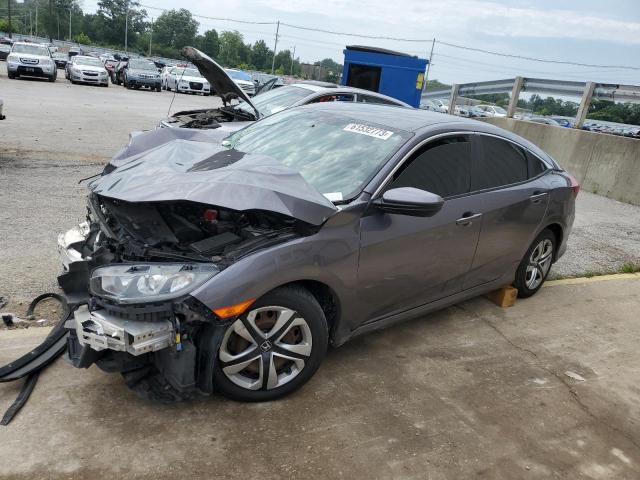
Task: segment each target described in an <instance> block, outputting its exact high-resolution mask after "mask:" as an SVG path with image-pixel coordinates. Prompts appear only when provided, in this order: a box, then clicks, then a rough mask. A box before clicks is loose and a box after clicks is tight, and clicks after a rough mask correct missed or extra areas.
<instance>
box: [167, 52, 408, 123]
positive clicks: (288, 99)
mask: <svg viewBox="0 0 640 480" xmlns="http://www.w3.org/2000/svg"><path fill="white" fill-rule="evenodd" d="M183 54H184V55H185V56H186V57H187V58H188V59H189V60H190V61H191V62H193V63H194V65H196V66H197V67H198V69H199V70H200V72H201V73H202V74H203V75H204V77H205V78H207V80H209V83H210V84H211V86H212V87H213V91H214V92H215V94H216V95H218V96H219V97H220V98H222V101H223V103H224V106H223V107H222V108H211V109H201V110H187V111H181V112H177V113H174V114H173V115H171V116H170V117H168V118H166V119H164V120H162V121H161V122H160V126H161V127H180V128H203V129H216V128H222V129H223V130H225V131H227V132H232V131H236V130H239V129H241V128H243V127H245V126H246V125H248V124H249V123H251V122H255V121H256V120H259V119H261V118H265V117H268V116H270V115H273V114H274V113H278V112H281V111H283V110H286V109H288V108H293V107H298V106H301V105H307V104H311V103H322V102H357V103H373V104H381V105H393V106H397V107H404V108H412V107H411V106H410V105H407V104H406V103H404V102H402V101H400V100H397V99H395V98H391V97H388V96H386V95H383V94H381V93H376V92H371V91H369V90H362V89H359V88H353V87H346V86H340V85H336V84H332V83H327V82H313V81H309V82H300V83H292V84H290V85H285V86H283V87H278V88H274V89H272V90H269V88H270V87H275V86H276V85H277V81H278V77H274V78H272V79H271V81H270V82H267V83H266V84H264V85H263V86H262V87H261V89H259V90H258V94H257V95H256V96H255V97H253V98H249V96H248V95H247V94H246V92H245V90H243V89H242V88H240V87H238V85H237V82H235V81H234V80H233V79H232V78H231V77H230V76H229V75H228V74H227V72H228V71H227V70H225V69H223V68H222V67H221V66H220V65H218V64H217V63H216V62H215V61H214V60H213V59H211V58H209V57H208V56H207V55H205V54H203V53H202V52H200V51H198V50H196V49H194V48H190V47H187V48H186V49H184V50H183ZM235 99H239V103H237V104H234V105H231V101H232V100H235Z"/></svg>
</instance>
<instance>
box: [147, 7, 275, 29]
mask: <svg viewBox="0 0 640 480" xmlns="http://www.w3.org/2000/svg"><path fill="white" fill-rule="evenodd" d="M140 6H141V7H144V8H149V9H151V10H159V11H161V12H168V11H169V10H167V9H166V8H160V7H152V6H151V5H143V4H140ZM191 15H192V16H193V17H198V18H206V19H207V20H217V21H222V22H234V23H244V24H247V25H275V24H276V23H277V22H254V21H250V20H238V19H235V18H225V17H208V16H206V15H196V14H195V13H192V14H191Z"/></svg>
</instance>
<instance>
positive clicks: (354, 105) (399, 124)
mask: <svg viewBox="0 0 640 480" xmlns="http://www.w3.org/2000/svg"><path fill="white" fill-rule="evenodd" d="M369 93H374V92H369ZM302 108H313V109H318V110H326V111H331V112H337V113H342V114H344V115H348V116H350V117H352V118H353V119H355V120H362V121H363V122H372V121H373V122H375V123H376V124H378V125H381V126H386V127H390V128H396V129H399V130H405V131H407V132H415V131H416V130H420V129H422V128H424V127H428V126H430V125H435V124H445V123H471V124H473V125H475V124H476V123H479V122H476V121H474V120H468V119H466V118H463V117H456V116H454V115H447V114H444V113H439V112H431V111H429V110H421V109H419V108H403V109H400V110H399V109H398V107H395V106H393V105H380V104H375V103H358V102H322V103H313V104H310V105H306V106H304V107H302Z"/></svg>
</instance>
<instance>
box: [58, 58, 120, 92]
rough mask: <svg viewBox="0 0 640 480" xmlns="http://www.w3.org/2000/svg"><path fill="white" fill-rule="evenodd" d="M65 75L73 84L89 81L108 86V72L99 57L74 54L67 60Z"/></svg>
mask: <svg viewBox="0 0 640 480" xmlns="http://www.w3.org/2000/svg"><path fill="white" fill-rule="evenodd" d="M65 73H66V77H67V78H68V79H69V81H70V82H71V83H73V84H76V83H90V84H93V85H100V86H102V87H108V86H109V73H108V72H107V69H106V68H105V67H104V64H103V63H102V61H101V60H100V59H99V58H96V57H88V56H84V55H76V56H74V57H72V58H71V60H69V61H68V62H67V65H66V70H65Z"/></svg>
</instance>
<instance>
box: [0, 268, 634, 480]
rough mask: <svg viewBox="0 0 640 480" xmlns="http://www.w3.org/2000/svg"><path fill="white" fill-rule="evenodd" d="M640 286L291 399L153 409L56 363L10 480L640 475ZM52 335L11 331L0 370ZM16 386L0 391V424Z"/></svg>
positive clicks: (374, 341)
mask: <svg viewBox="0 0 640 480" xmlns="http://www.w3.org/2000/svg"><path fill="white" fill-rule="evenodd" d="M639 291H640V276H636V278H635V279H623V280H608V281H596V282H589V283H580V284H576V285H556V286H549V287H545V288H543V289H542V291H541V292H540V293H539V294H538V295H536V296H534V297H532V298H530V299H527V300H521V301H519V302H518V303H517V304H516V305H515V306H514V307H512V308H509V309H501V308H499V307H497V306H495V305H494V304H492V303H490V302H489V301H488V300H485V299H483V298H477V299H474V300H471V301H468V302H464V303H462V304H460V305H458V306H455V307H452V308H449V309H446V310H444V311H441V312H439V313H436V314H433V315H430V316H428V317H427V318H422V319H417V320H413V321H409V322H407V323H404V324H401V325H398V326H396V327H393V328H390V329H388V330H385V331H382V332H377V333H374V334H371V335H367V336H365V337H361V338H359V339H356V340H354V341H352V342H349V343H347V344H346V345H344V346H342V347H340V348H338V349H335V350H332V351H330V352H329V355H328V357H327V359H326V360H325V362H324V363H323V365H322V366H321V368H320V370H319V371H318V373H317V374H316V375H315V376H314V378H312V379H311V381H310V382H309V383H308V384H307V385H305V386H304V387H303V388H302V389H301V390H299V391H298V392H296V393H295V394H293V395H292V396H290V397H287V398H285V399H283V400H280V401H276V402H271V403H262V404H243V403H236V402H232V401H229V400H226V399H224V398H221V397H218V396H213V397H211V398H207V399H203V400H200V401H197V402H192V403H186V404H178V405H171V406H159V405H151V404H148V403H146V402H144V401H142V400H139V399H138V398H137V397H136V396H135V394H134V393H133V392H131V391H129V390H128V389H127V388H126V386H125V385H124V383H123V381H122V379H121V377H120V376H119V375H109V374H106V373H103V372H101V371H100V370H98V369H97V368H96V367H91V368H90V369H88V370H75V369H73V367H71V366H69V365H67V364H66V363H65V362H64V361H63V360H58V361H57V362H56V363H55V364H54V365H53V366H52V367H50V368H49V369H47V371H45V372H44V373H43V374H42V375H41V376H40V381H39V383H38V385H37V386H36V389H35V391H34V393H33V395H32V397H31V399H30V400H29V402H28V403H27V405H26V406H25V407H24V409H23V410H22V411H21V412H20V413H19V414H18V416H17V417H16V418H15V420H14V421H13V423H11V424H10V425H9V426H8V427H0V428H1V429H2V430H0V438H2V446H1V447H0V477H1V478H7V479H9V478H11V479H34V478H48V479H59V478H60V479H63V478H64V479H76V478H77V479H89V478H92V479H93V478H113V479H116V478H127V479H130V478H148V479H160V478H171V479H175V478H183V477H184V478H228V479H247V478H263V479H281V478H308V479H312V478H318V479H333V478H350V479H360V478H364V479H391V478H395V479H433V480H443V479H470V478H486V479H491V480H516V479H544V480H548V479H602V480H618V479H620V480H632V479H636V478H638V476H639V472H640V389H639V388H638V382H637V380H638V373H639V372H638V365H639V364H640V350H638V348H637V339H638V338H639V336H640V323H639V322H638V321H637V320H638V318H637V307H638V292H639ZM44 334H45V329H42V328H39V329H28V330H12V331H9V332H6V331H5V332H0V364H4V363H5V362H7V361H9V360H11V359H13V358H15V357H17V356H18V355H19V354H20V353H21V352H23V351H26V350H28V349H30V348H32V347H33V346H35V345H36V344H37V343H39V341H40V339H41V338H42V337H43V336H44ZM18 389H19V385H17V384H16V385H14V384H6V385H0V410H4V409H5V408H6V407H7V406H8V405H9V404H10V402H11V401H13V399H14V398H15V395H17V393H18Z"/></svg>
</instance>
